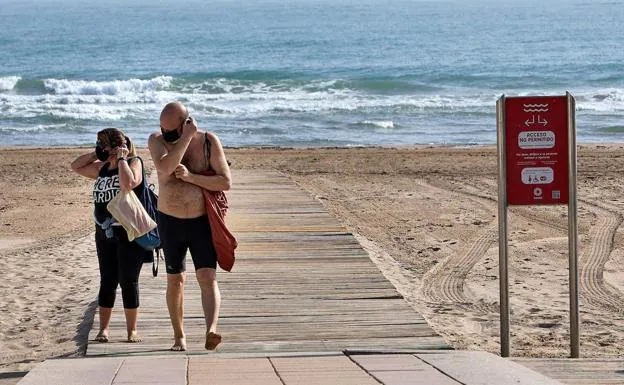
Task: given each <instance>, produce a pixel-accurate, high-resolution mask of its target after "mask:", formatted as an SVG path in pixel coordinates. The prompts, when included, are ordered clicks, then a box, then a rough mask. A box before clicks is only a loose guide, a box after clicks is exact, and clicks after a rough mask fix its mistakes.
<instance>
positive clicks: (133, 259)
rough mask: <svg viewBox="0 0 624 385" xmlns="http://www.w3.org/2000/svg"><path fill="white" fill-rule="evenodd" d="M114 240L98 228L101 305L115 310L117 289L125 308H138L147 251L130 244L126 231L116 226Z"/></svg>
mask: <svg viewBox="0 0 624 385" xmlns="http://www.w3.org/2000/svg"><path fill="white" fill-rule="evenodd" d="M113 234H114V236H113V238H106V234H105V233H104V230H102V229H101V228H100V227H99V226H97V225H96V230H95V247H96V249H97V255H98V261H99V263H100V292H99V295H98V305H100V306H101V307H108V308H112V307H113V305H114V304H115V294H116V292H117V286H118V285H119V286H121V298H122V299H123V305H124V308H125V309H136V308H138V307H139V274H140V273H141V267H143V257H144V254H145V252H144V251H143V249H142V248H141V246H139V245H137V244H136V243H135V242H128V235H127V234H126V230H124V229H123V227H121V226H113Z"/></svg>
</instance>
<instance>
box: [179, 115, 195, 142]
mask: <svg viewBox="0 0 624 385" xmlns="http://www.w3.org/2000/svg"><path fill="white" fill-rule="evenodd" d="M196 132H197V123H196V122H195V119H193V118H192V117H190V116H189V117H188V118H186V120H185V121H184V123H183V124H182V135H186V136H187V137H191V138H192V137H193V136H194V135H195V133H196Z"/></svg>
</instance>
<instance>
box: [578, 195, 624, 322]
mask: <svg viewBox="0 0 624 385" xmlns="http://www.w3.org/2000/svg"><path fill="white" fill-rule="evenodd" d="M583 203H584V204H585V205H587V206H589V207H591V209H592V211H596V214H597V217H598V223H596V225H594V226H592V227H591V229H590V231H589V242H588V244H587V246H585V247H583V248H581V251H582V252H581V255H580V258H579V276H580V282H579V292H580V296H581V298H582V299H583V300H584V301H585V302H586V303H588V304H590V305H591V306H597V307H602V308H606V309H608V310H610V311H614V312H617V313H622V312H624V300H623V296H624V293H622V292H621V291H620V290H618V289H617V288H615V287H613V286H611V285H610V284H608V283H607V282H606V281H605V279H604V267H605V264H606V263H607V262H608V260H609V258H610V256H611V251H612V250H613V239H614V237H615V233H616V231H617V229H618V228H619V227H620V224H621V223H622V215H621V214H620V213H619V212H617V211H614V210H613V208H609V207H607V206H604V205H598V204H595V203H589V202H583Z"/></svg>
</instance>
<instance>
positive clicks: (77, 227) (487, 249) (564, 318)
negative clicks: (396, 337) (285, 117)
mask: <svg viewBox="0 0 624 385" xmlns="http://www.w3.org/2000/svg"><path fill="white" fill-rule="evenodd" d="M86 151H87V149H80V148H67V149H65V148H46V149H37V148H31V149H19V148H15V149H7V148H4V149H0V271H2V278H3V279H2V280H0V292H2V296H1V298H0V324H1V325H2V327H1V328H0V374H1V373H2V372H4V373H6V372H22V371H28V370H29V369H30V368H32V366H33V365H35V364H36V363H38V362H40V361H43V360H44V359H46V358H50V357H61V356H74V355H80V354H81V353H82V351H83V350H84V344H85V341H86V338H87V332H88V329H89V327H90V322H91V320H92V318H93V312H94V310H95V306H96V302H95V301H96V298H95V297H96V295H97V288H98V281H99V274H98V269H97V259H96V256H95V246H94V244H93V240H92V237H91V233H92V231H93V221H92V219H91V212H92V203H91V199H90V190H91V187H92V186H91V182H90V181H89V180H87V179H85V178H82V177H79V176H78V175H75V174H73V173H72V172H71V170H70V168H69V163H70V162H71V160H73V159H74V158H75V157H76V156H78V155H79V154H81V153H84V152H86ZM140 154H141V155H142V156H143V158H144V159H145V160H146V161H147V162H146V163H147V165H148V166H149V167H151V162H150V158H149V155H148V154H147V152H146V150H145V149H141V150H140ZM226 155H227V157H228V159H230V160H231V161H232V162H233V165H232V168H233V170H234V171H235V170H237V169H277V170H279V171H281V172H283V173H284V174H286V175H288V176H289V177H290V178H292V180H293V181H294V182H296V183H297V184H298V185H299V186H301V188H302V189H304V190H306V191H307V192H309V193H310V195H311V196H313V197H315V198H316V199H319V200H320V201H321V202H322V203H323V205H324V206H325V207H326V208H327V210H328V211H329V212H330V213H331V214H332V215H334V216H335V217H337V218H338V219H340V220H341V221H342V222H343V223H344V224H345V225H346V226H347V227H348V228H349V229H350V231H352V232H353V233H354V234H355V235H356V236H357V237H358V239H359V240H360V242H361V243H362V245H363V246H364V247H365V248H366V249H367V250H368V251H369V253H370V255H371V258H372V259H373V260H374V261H375V262H376V263H377V265H378V266H379V268H380V269H381V270H382V272H383V273H384V275H385V276H386V277H387V278H388V279H389V280H390V281H391V282H392V283H393V284H394V285H395V286H396V288H397V290H398V291H399V292H400V293H401V294H402V295H403V296H404V297H405V298H406V300H407V301H408V302H409V303H410V305H411V306H413V308H414V309H416V310H417V311H418V312H420V313H421V314H423V315H424V316H425V318H426V319H427V320H428V322H429V323H430V325H431V326H432V327H433V329H434V330H436V331H437V332H438V333H439V334H440V335H442V336H443V337H444V338H445V339H446V341H447V342H448V343H449V344H451V345H452V346H453V347H454V348H456V349H470V350H486V351H489V352H492V353H496V354H498V353H499V349H500V347H499V337H498V334H499V315H498V220H497V201H496V196H497V185H496V173H497V168H496V167H497V163H496V151H495V148H494V147H492V146H490V147H470V148H453V147H428V146H422V147H414V148H411V147H410V148H322V149H286V148H261V149H260V148H243V149H226ZM623 159H624V145H581V146H579V162H578V171H579V174H578V189H579V190H578V196H579V210H578V215H579V216H578V218H579V236H580V237H579V241H580V250H579V257H580V260H579V271H580V281H579V282H580V306H581V355H582V356H583V357H615V356H621V355H622V353H623V352H624V322H622V321H623V319H624V312H623V309H624V300H623V299H622V298H624V295H623V294H624V270H623V269H622V267H621V266H622V264H623V263H624V231H623V230H622V227H621V223H622V218H623V215H624V194H623V193H624V185H623V181H622V175H624V162H622V160H623ZM235 184H236V180H234V188H235ZM509 255H510V261H509V269H510V270H509V282H510V307H511V322H512V324H511V354H512V356H529V357H566V356H567V355H568V354H569V339H568V338H569V317H568V313H569V308H568V306H569V305H568V255H567V206H543V207H536V206H528V207H513V208H511V209H510V212H509ZM0 383H2V377H0Z"/></svg>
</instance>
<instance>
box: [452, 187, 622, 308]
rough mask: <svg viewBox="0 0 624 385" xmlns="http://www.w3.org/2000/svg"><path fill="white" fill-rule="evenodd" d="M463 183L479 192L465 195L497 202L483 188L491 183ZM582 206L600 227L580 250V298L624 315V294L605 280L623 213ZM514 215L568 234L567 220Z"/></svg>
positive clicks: (607, 207) (528, 212) (524, 211)
mask: <svg viewBox="0 0 624 385" xmlns="http://www.w3.org/2000/svg"><path fill="white" fill-rule="evenodd" d="M459 183H460V184H463V185H464V186H468V187H469V188H470V189H474V190H476V191H462V192H463V193H465V194H467V195H473V196H477V197H480V198H484V199H488V200H492V201H493V202H496V198H495V195H494V194H491V193H489V190H488V191H484V190H483V186H484V185H487V183H484V182H483V181H481V182H480V183H479V184H471V183H466V182H463V181H462V182H459ZM490 187H496V184H494V185H490ZM579 203H581V204H583V205H584V206H585V207H586V208H587V209H588V210H589V211H591V212H593V213H594V214H595V215H596V217H597V218H598V223H596V224H595V225H593V226H590V227H588V228H589V234H588V241H587V243H586V246H582V247H580V249H581V251H582V252H581V254H580V256H579V277H580V282H579V292H580V296H581V298H582V299H583V300H584V301H585V302H586V303H587V304H589V305H591V306H595V307H599V308H605V309H607V310H609V311H612V312H617V313H623V312H624V299H623V298H624V293H623V292H622V291H620V290H619V289H617V288H615V287H613V286H612V285H610V284H609V283H607V282H606V281H605V279H604V268H605V265H606V263H607V262H608V261H609V258H610V256H611V252H612V250H613V240H614V237H615V234H616V231H617V229H618V228H619V226H620V225H621V223H622V214H621V213H620V211H621V210H620V209H619V208H617V207H613V206H610V205H607V204H597V203H591V202H589V201H586V200H583V199H579ZM510 214H511V215H514V214H515V215H518V216H521V217H523V218H524V219H526V220H528V221H532V222H536V223H539V224H540V225H543V226H546V227H550V228H552V229H556V230H560V231H564V232H567V230H568V227H567V223H566V222H567V220H564V219H562V218H560V217H556V216H553V215H552V214H550V215H548V214H546V213H542V214H541V217H538V216H535V215H533V212H532V211H531V210H530V209H527V208H524V207H514V208H513V213H510Z"/></svg>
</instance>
